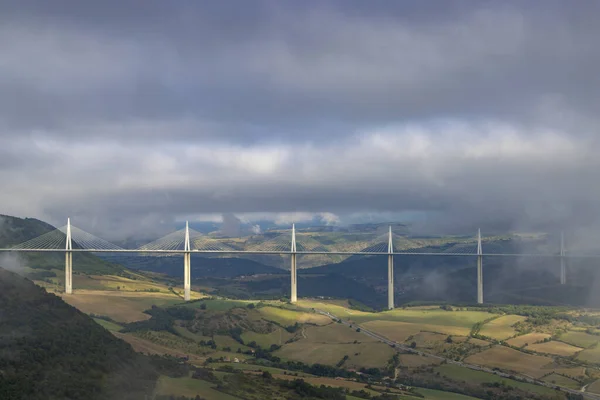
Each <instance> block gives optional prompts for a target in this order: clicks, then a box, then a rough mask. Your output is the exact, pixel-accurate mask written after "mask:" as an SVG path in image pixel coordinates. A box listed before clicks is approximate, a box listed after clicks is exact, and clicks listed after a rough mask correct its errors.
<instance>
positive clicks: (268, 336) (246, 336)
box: [242, 328, 294, 349]
mask: <svg viewBox="0 0 600 400" xmlns="http://www.w3.org/2000/svg"><path fill="white" fill-rule="evenodd" d="M292 337H294V334H292V333H289V332H288V331H286V330H285V329H282V328H277V330H275V331H274V332H271V333H256V332H252V331H247V332H244V333H242V339H243V340H244V343H250V342H256V344H258V345H259V346H260V347H263V348H266V349H268V348H269V347H271V345H273V344H276V345H279V346H281V345H283V344H284V343H285V342H286V341H287V340H288V339H290V338H292Z"/></svg>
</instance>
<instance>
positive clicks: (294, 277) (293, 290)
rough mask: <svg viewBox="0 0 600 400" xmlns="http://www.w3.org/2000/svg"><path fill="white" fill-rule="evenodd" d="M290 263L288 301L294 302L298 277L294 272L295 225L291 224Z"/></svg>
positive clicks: (296, 299) (296, 298) (296, 297)
mask: <svg viewBox="0 0 600 400" xmlns="http://www.w3.org/2000/svg"><path fill="white" fill-rule="evenodd" d="M291 253H292V257H291V264H290V275H291V282H290V283H291V290H290V302H291V303H296V302H297V301H298V279H297V273H296V226H295V225H292V248H291Z"/></svg>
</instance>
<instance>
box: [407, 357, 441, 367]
mask: <svg viewBox="0 0 600 400" xmlns="http://www.w3.org/2000/svg"><path fill="white" fill-rule="evenodd" d="M398 358H399V359H400V365H401V366H403V367H421V366H424V365H438V364H439V363H441V360H438V359H437V358H432V357H424V356H420V355H418V354H400V355H399V356H398Z"/></svg>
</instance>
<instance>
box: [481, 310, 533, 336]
mask: <svg viewBox="0 0 600 400" xmlns="http://www.w3.org/2000/svg"><path fill="white" fill-rule="evenodd" d="M525 319H526V318H525V317H522V316H520V315H504V316H502V317H500V318H496V319H494V320H492V321H490V322H488V323H487V324H485V325H483V327H482V328H481V331H479V333H480V334H482V335H484V336H488V337H491V338H493V339H497V340H504V339H507V338H509V337H511V336H514V335H515V334H516V333H517V332H516V331H515V330H514V328H513V327H512V326H513V325H514V324H516V323H517V322H521V321H525Z"/></svg>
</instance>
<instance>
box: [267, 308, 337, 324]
mask: <svg viewBox="0 0 600 400" xmlns="http://www.w3.org/2000/svg"><path fill="white" fill-rule="evenodd" d="M258 311H259V312H260V314H261V315H262V317H263V318H264V319H266V320H269V321H273V322H276V323H278V324H281V325H284V326H289V325H294V324H295V323H296V322H298V323H301V324H315V325H326V324H329V323H331V319H330V318H328V317H326V316H324V315H321V314H313V313H307V312H298V311H292V310H285V309H282V308H275V307H261V308H259V309H258Z"/></svg>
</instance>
